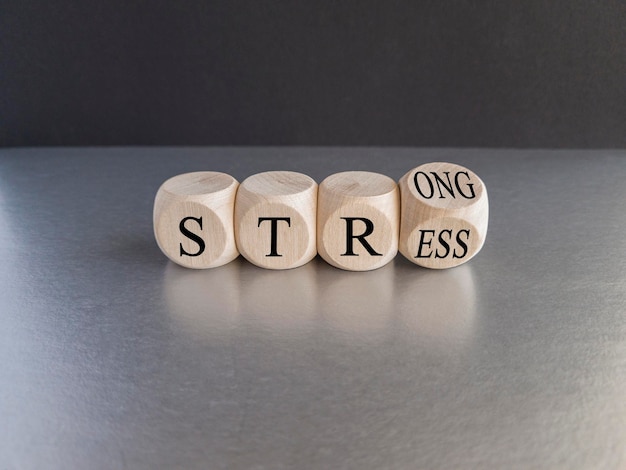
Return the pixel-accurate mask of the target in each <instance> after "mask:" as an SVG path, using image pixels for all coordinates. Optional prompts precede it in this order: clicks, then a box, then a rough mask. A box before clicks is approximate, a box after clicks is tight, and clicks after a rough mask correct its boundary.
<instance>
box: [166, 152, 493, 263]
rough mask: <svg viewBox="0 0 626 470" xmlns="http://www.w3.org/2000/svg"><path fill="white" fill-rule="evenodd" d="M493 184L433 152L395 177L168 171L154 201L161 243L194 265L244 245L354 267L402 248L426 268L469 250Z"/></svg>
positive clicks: (476, 246)
mask: <svg viewBox="0 0 626 470" xmlns="http://www.w3.org/2000/svg"><path fill="white" fill-rule="evenodd" d="M488 218H489V203H488V198H487V190H486V188H485V186H484V184H483V182H482V181H481V180H480V178H479V177H478V176H477V175H476V174H474V173H473V172H472V171H470V170H468V169H467V168H464V167H462V166H459V165H456V164H452V163H442V162H434V163H427V164H424V165H421V166H419V167H417V168H414V169H412V170H410V171H409V172H408V173H406V174H405V175H404V176H403V177H402V178H401V179H400V181H399V183H398V184H396V182H395V181H394V180H392V179H391V178H389V177H387V176H385V175H382V174H379V173H371V172H364V171H348V172H344V173H337V174H334V175H331V176H329V177H328V178H326V179H325V180H324V181H322V183H320V184H319V186H318V185H317V183H316V182H315V181H314V180H313V179H312V178H310V177H308V176H306V175H303V174H301V173H295V172H290V171H271V172H266V173H259V174H256V175H253V176H250V177H249V178H247V179H245V180H244V181H243V182H242V183H241V184H239V183H238V182H237V181H236V180H235V179H234V178H233V177H232V176H230V175H227V174H224V173H217V172H196V173H186V174H182V175H178V176H175V177H173V178H170V179H169V180H167V181H166V182H165V183H163V184H162V185H161V187H160V188H159V190H158V192H157V195H156V198H155V202H154V233H155V237H156V240H157V243H158V245H159V247H160V248H161V250H162V251H163V253H164V254H165V255H166V256H167V257H168V258H169V259H171V260H172V261H174V262H175V263H178V264H180V265H182V266H185V267H188V268H196V269H204V268H213V267H216V266H221V265H223V264H226V263H228V262H230V261H232V260H234V259H235V258H236V257H237V256H238V255H239V254H241V255H242V256H244V257H245V258H246V259H247V260H248V261H250V262H251V263H253V264H255V265H257V266H260V267H263V268H268V269H290V268H295V267H298V266H301V265H303V264H305V263H307V262H309V261H311V260H312V259H313V258H314V257H315V255H316V254H318V253H319V254H320V256H321V257H322V258H323V259H324V260H325V261H327V262H328V263H330V264H331V265H333V266H335V267H337V268H341V269H346V270H350V271H368V270H371V269H376V268H379V267H381V266H384V265H385V264H387V263H388V262H389V261H391V260H392V259H393V258H394V257H395V256H396V254H397V252H398V251H400V253H402V255H404V256H405V257H406V258H407V259H409V260H410V261H412V262H413V263H415V264H418V265H420V266H424V267H427V268H435V269H442V268H450V267H453V266H457V265H459V264H462V263H464V262H466V261H468V260H469V259H471V258H472V257H473V256H474V255H476V253H478V251H480V249H481V248H482V246H483V243H484V241H485V236H486V233H487V225H488Z"/></svg>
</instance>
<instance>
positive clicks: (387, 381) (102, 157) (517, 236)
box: [0, 147, 626, 469]
mask: <svg viewBox="0 0 626 470" xmlns="http://www.w3.org/2000/svg"><path fill="white" fill-rule="evenodd" d="M438 160H443V161H452V162H456V163H459V164H461V165H464V166H467V167H468V168H471V169H472V170H474V171H475V172H476V173H477V174H478V175H479V176H480V177H481V178H482V179H483V181H484V182H485V184H486V186H487V188H488V191H489V198H490V209H491V215H490V226H489V232H488V235H487V242H486V244H485V246H484V248H483V250H482V251H481V253H479V254H478V255H477V256H476V257H475V258H474V259H473V260H472V261H470V262H469V263H468V264H466V265H463V266H461V267H458V268H454V269H451V270H447V271H430V270H426V269H422V268H419V267H417V266H414V265H412V264H411V263H409V262H408V261H406V260H404V259H403V258H402V257H401V256H398V257H397V258H396V259H395V261H394V262H392V263H391V264H389V265H387V266H385V267H384V268H381V269H379V270H377V271H373V272H366V273H350V272H344V271H340V270H337V269H335V268H332V267H331V266H329V265H326V264H325V263H324V262H323V261H321V260H320V259H319V258H318V259H315V260H314V261H313V262H311V263H310V264H307V265H305V266H303V267H302V268H298V269H295V270H291V271H266V270H262V269H259V268H256V267H254V266H253V265H251V264H249V263H247V262H245V261H244V260H242V259H241V258H239V259H237V260H236V261H235V262H233V263H231V264H229V265H226V266H224V267H221V268H217V269H214V270H207V271H191V270H186V269H183V268H179V267H177V266H175V265H173V264H171V263H170V262H168V261H167V260H166V258H165V256H163V255H162V254H161V253H160V251H159V250H158V248H157V246H156V244H155V242H154V239H153V235H152V220H151V217H152V214H151V211H152V202H153V198H154V195H155V193H156V190H157V188H158V186H159V185H160V184H161V182H162V181H164V180H165V179H167V178H168V177H170V176H173V175H175V174H178V173H182V172H187V171H197V170H216V171H224V172H227V173H230V174H232V175H233V176H235V177H236V178H237V179H239V180H240V181H241V180H242V179H244V178H245V177H246V176H248V175H251V174H253V173H256V172H259V171H266V170H281V169H282V170H293V171H300V172H304V173H306V174H308V175H310V176H312V177H313V178H315V179H316V180H317V181H321V180H322V179H323V178H324V177H326V176H327V175H329V174H331V173H334V172H338V171H344V170H369V171H378V172H381V173H384V174H386V175H388V176H391V177H392V178H394V179H396V180H397V179H398V178H399V177H400V176H402V174H404V172H406V171H408V170H409V169H410V168H412V167H414V166H417V165H418V164H421V163H424V162H427V161H438ZM0 468H2V469H5V468H6V469H39V468H53V469H57V468H58V469H68V468H92V469H98V468H103V469H105V468H133V469H135V468H140V469H141V468H145V469H154V468H186V469H190V468H199V469H206V468H210V469H238V468H250V469H283V468H285V469H286V468H296V469H309V468H311V469H318V468H319V469H416V468H424V469H438V468H441V469H450V468H481V469H485V468H498V469H501V468H506V469H516V468H533V469H542V468H549V469H553V468H562V469H598V468H607V469H617V468H626V151H623V150H598V151H574V150H559V151H543V150H481V149H472V150H460V149H437V150H433V149H403V148H397V149H377V148H145V147H138V148H72V149H68V148H54V149H52V148H39V149H2V150H0Z"/></svg>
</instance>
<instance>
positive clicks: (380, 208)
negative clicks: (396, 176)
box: [317, 171, 400, 271]
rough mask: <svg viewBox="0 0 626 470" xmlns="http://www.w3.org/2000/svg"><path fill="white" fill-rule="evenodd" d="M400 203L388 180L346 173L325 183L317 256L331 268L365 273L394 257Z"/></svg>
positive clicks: (395, 187) (320, 203)
mask: <svg viewBox="0 0 626 470" xmlns="http://www.w3.org/2000/svg"><path fill="white" fill-rule="evenodd" d="M399 222H400V197H399V191H398V185H397V184H396V182H395V181H394V180H392V179H391V178H389V177H387V176H384V175H381V174H378V173H370V172H366V171H348V172H344V173H337V174H334V175H331V176H329V177H328V178H326V179H325V180H324V181H323V182H322V183H321V184H320V187H319V197H318V215H317V250H318V252H319V254H320V256H321V257H322V258H324V260H326V261H327V262H328V263H330V264H331V265H333V266H335V267H337V268H341V269H346V270H348V271H369V270H371V269H376V268H380V267H381V266H384V265H385V264H387V263H388V262H389V261H391V260H392V259H393V258H394V257H395V256H396V254H397V252H398V230H399Z"/></svg>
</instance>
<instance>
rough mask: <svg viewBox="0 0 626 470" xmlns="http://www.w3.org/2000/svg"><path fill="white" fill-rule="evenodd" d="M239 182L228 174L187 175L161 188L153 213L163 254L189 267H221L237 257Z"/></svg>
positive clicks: (171, 179)
mask: <svg viewBox="0 0 626 470" xmlns="http://www.w3.org/2000/svg"><path fill="white" fill-rule="evenodd" d="M238 186H239V183H238V182H237V180H235V178H233V177H232V176H230V175H227V174H225V173H217V172H211V171H202V172H194V173H185V174H182V175H178V176H174V177H173V178H170V179H168V180H167V181H165V182H164V183H163V184H162V185H161V187H160V188H159V190H158V192H157V194H156V197H155V200H154V211H153V222H154V236H155V238H156V241H157V244H158V245H159V248H161V251H162V252H163V253H164V254H165V255H166V256H167V257H168V258H169V259H171V260H172V261H173V262H175V263H177V264H180V265H181V266H185V267H187V268H195V269H205V268H213V267H217V266H222V265H224V264H226V263H228V262H230V261H232V260H234V259H235V258H236V257H237V256H239V252H238V250H237V246H236V244H235V236H234V228H233V212H234V205H235V195H236V193H237V188H238Z"/></svg>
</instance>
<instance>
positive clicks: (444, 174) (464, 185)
mask: <svg viewBox="0 0 626 470" xmlns="http://www.w3.org/2000/svg"><path fill="white" fill-rule="evenodd" d="M400 194H401V206H402V216H401V220H400V253H402V254H403V255H404V256H405V257H406V258H407V259H409V260H410V261H412V262H413V263H415V264H418V265H420V266H424V267H427V268H434V269H444V268H451V267H453V266H458V265H459V264H463V263H465V262H466V261H469V260H470V259H471V258H472V257H473V256H475V255H476V253H478V252H479V251H480V249H481V248H482V246H483V243H484V242H485V236H486V235H487V224H488V219H489V201H488V199H487V189H486V188H485V185H484V184H483V182H482V181H481V180H480V178H479V177H478V176H476V174H474V173H473V172H471V171H470V170H468V169H466V168H464V167H462V166H459V165H455V164H453V163H440V162H436V163H427V164H425V165H421V166H419V167H417V168H414V169H412V170H411V171H409V172H408V173H407V174H406V175H404V176H403V177H402V178H401V179H400Z"/></svg>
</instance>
